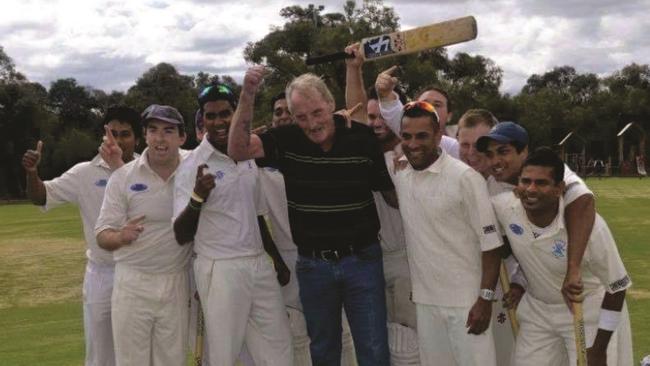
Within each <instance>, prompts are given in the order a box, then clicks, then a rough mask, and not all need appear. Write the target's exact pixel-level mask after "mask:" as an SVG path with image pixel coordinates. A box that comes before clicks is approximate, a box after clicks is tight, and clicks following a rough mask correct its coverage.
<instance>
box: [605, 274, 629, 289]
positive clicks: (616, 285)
mask: <svg viewBox="0 0 650 366" xmlns="http://www.w3.org/2000/svg"><path fill="white" fill-rule="evenodd" d="M629 284H630V277H629V276H628V275H625V277H623V278H621V279H620V280H617V281H614V282H612V283H610V284H609V288H610V290H611V291H612V292H616V291H618V290H620V289H623V288H626V287H627V286H628V285H629Z"/></svg>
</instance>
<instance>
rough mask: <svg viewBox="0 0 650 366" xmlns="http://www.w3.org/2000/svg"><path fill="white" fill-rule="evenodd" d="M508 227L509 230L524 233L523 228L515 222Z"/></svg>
mask: <svg viewBox="0 0 650 366" xmlns="http://www.w3.org/2000/svg"><path fill="white" fill-rule="evenodd" d="M509 227H510V231H512V232H513V233H515V234H517V235H521V234H523V233H524V228H523V227H521V226H519V225H517V224H510V225H509Z"/></svg>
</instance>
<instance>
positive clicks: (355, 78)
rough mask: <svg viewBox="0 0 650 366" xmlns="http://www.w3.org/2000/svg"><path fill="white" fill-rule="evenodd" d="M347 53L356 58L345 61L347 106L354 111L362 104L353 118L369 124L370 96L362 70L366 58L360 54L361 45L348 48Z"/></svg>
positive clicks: (356, 44) (357, 44)
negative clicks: (365, 86)
mask: <svg viewBox="0 0 650 366" xmlns="http://www.w3.org/2000/svg"><path fill="white" fill-rule="evenodd" d="M345 52H347V53H349V54H353V55H354V56H355V57H354V58H350V59H346V60H345V106H346V108H347V109H352V108H353V107H354V106H356V105H357V104H359V103H361V108H359V109H358V110H357V111H355V112H354V113H353V114H352V115H351V117H352V119H353V120H355V121H362V122H367V119H368V113H367V110H366V106H367V104H368V96H367V95H366V90H365V88H364V86H363V72H362V70H361V68H362V66H363V62H364V61H365V58H364V57H363V53H362V52H359V43H355V44H352V45H350V46H347V47H346V48H345Z"/></svg>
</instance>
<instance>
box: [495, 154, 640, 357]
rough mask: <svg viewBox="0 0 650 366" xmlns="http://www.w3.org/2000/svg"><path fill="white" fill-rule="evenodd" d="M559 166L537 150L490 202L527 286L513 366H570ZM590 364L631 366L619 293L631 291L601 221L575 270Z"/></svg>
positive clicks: (561, 170)
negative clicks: (512, 184)
mask: <svg viewBox="0 0 650 366" xmlns="http://www.w3.org/2000/svg"><path fill="white" fill-rule="evenodd" d="M564 169H565V165H564V163H563V162H562V160H561V159H560V158H559V157H558V156H557V155H556V154H555V153H554V152H553V151H552V150H550V149H548V148H540V149H538V150H536V151H535V152H533V153H532V154H530V156H528V158H527V159H526V160H525V161H524V163H523V170H522V172H521V176H520V177H519V183H518V186H517V187H516V188H515V192H516V193H517V195H515V194H513V193H512V192H505V193H502V194H499V195H497V196H495V197H493V198H492V200H493V203H494V207H495V210H496V213H497V217H498V219H499V222H500V224H501V226H502V228H503V232H504V233H505V234H506V235H507V237H508V241H509V243H510V246H511V248H512V251H513V252H514V255H515V256H516V257H517V259H518V260H519V263H520V264H521V266H522V268H523V271H524V272H525V273H526V276H527V279H528V289H527V291H526V294H525V295H524V296H523V298H522V299H521V302H520V303H519V306H518V308H517V317H518V318H519V322H520V326H521V327H520V330H519V334H518V336H517V343H516V346H515V354H514V359H513V365H518V366H524V365H531V366H532V365H535V366H539V365H575V364H576V354H575V353H576V352H575V339H574V338H575V336H574V328H573V317H572V315H571V313H570V311H569V309H567V308H566V306H565V305H564V301H563V298H562V293H561V291H560V289H561V287H562V279H563V278H564V275H565V273H566V267H567V264H566V261H567V230H566V228H565V225H564V218H563V211H564V205H563V203H562V200H563V199H564V198H563V197H564V196H565V194H564V193H563V191H564V185H565V183H564V180H563V178H564V177H565V172H564ZM581 270H582V281H583V284H584V288H583V294H584V296H585V299H584V301H583V311H584V321H585V333H586V339H587V346H588V347H590V348H589V349H588V364H589V365H591V366H593V365H606V364H607V365H631V364H632V362H633V361H632V359H631V357H632V346H631V345H632V343H631V336H630V328H629V316H628V314H627V309H626V307H624V300H625V290H626V289H627V288H629V287H630V286H631V281H630V278H629V276H628V274H627V272H626V270H625V267H624V266H623V263H622V261H621V258H620V256H619V254H618V250H617V248H616V243H615V242H614V239H613V238H612V235H611V233H610V231H609V228H608V227H607V224H606V223H605V221H604V220H603V219H602V218H601V217H600V216H598V215H597V216H596V221H595V223H594V227H593V229H592V231H591V234H590V236H589V243H588V246H587V250H586V252H585V254H584V258H583V262H582V265H581Z"/></svg>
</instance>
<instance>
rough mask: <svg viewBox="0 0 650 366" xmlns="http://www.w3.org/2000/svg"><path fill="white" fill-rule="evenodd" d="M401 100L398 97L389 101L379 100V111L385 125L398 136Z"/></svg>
mask: <svg viewBox="0 0 650 366" xmlns="http://www.w3.org/2000/svg"><path fill="white" fill-rule="evenodd" d="M403 107H404V106H403V105H402V102H401V101H400V100H399V98H397V99H395V100H390V101H380V102H379V113H381V116H382V117H383V118H384V122H386V126H388V128H390V129H391V130H392V131H393V133H395V134H396V135H397V136H400V122H401V121H400V120H401V118H402V108H403Z"/></svg>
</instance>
